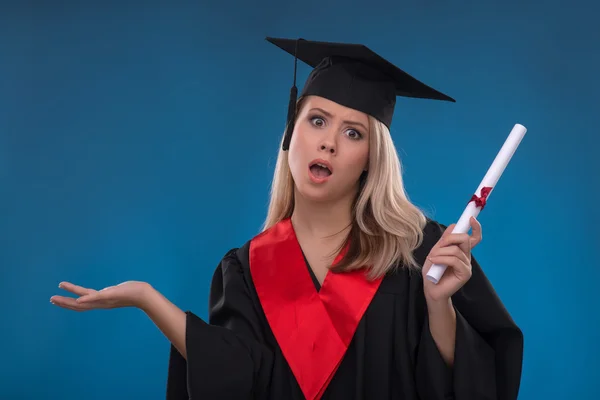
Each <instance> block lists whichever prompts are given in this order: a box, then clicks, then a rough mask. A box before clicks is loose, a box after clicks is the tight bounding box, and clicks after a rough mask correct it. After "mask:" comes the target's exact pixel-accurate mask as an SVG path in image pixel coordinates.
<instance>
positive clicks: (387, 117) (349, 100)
mask: <svg viewBox="0 0 600 400" xmlns="http://www.w3.org/2000/svg"><path fill="white" fill-rule="evenodd" d="M267 40H268V41H269V42H271V43H273V44H274V45H276V46H277V47H279V48H281V49H282V50H285V51H286V52H288V53H289V54H291V55H293V56H294V57H295V60H294V63H295V64H294V85H293V86H292V89H291V92H290V103H289V108H288V120H287V129H286V133H285V137H284V141H283V150H287V149H288V148H289V144H290V140H291V136H292V131H293V130H294V120H295V119H296V116H295V110H296V101H297V94H298V89H297V88H296V67H297V60H301V61H303V62H305V63H306V64H308V65H309V66H311V67H313V68H314V69H313V70H312V72H311V73H310V75H309V77H308V79H307V80H306V83H305V85H304V88H303V89H302V92H301V93H300V96H308V95H316V96H321V97H324V98H326V99H329V100H331V101H334V102H336V103H338V104H341V105H343V106H346V107H349V108H353V109H355V110H358V111H362V112H364V113H366V114H368V115H371V116H373V117H375V118H377V119H378V120H379V121H381V122H382V123H384V124H385V125H386V126H387V127H388V128H389V127H390V125H391V123H392V116H393V114H394V107H395V105H396V96H404V97H417V98H423V99H435V100H447V101H452V102H454V99H452V98H451V97H449V96H446V95H445V94H443V93H440V92H438V91H437V90H435V89H432V88H431V87H429V86H427V85H425V84H424V83H422V82H420V81H418V80H417V79H415V78H413V77H412V76H410V75H409V74H407V73H406V72H404V71H402V70H401V69H399V68H398V67H396V66H395V65H394V64H392V63H390V62H389V61H387V60H385V59H384V58H382V57H381V56H379V55H378V54H376V53H374V52H373V51H372V50H370V49H369V48H368V47H366V46H364V45H361V44H349V43H331V42H315V41H308V40H304V39H278V38H271V37H267Z"/></svg>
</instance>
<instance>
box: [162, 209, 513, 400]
mask: <svg viewBox="0 0 600 400" xmlns="http://www.w3.org/2000/svg"><path fill="white" fill-rule="evenodd" d="M444 228H445V226H443V225H440V224H437V223H435V222H433V221H429V222H428V224H427V226H426V228H425V230H424V233H425V239H424V242H423V244H422V245H421V246H420V248H419V249H417V250H416V251H415V256H416V257H417V260H418V262H419V263H421V264H423V263H424V261H425V258H426V256H427V254H428V253H429V251H430V249H431V247H433V245H434V244H435V243H436V242H437V241H438V240H439V238H440V237H441V234H442V230H443V229H444ZM250 243H251V242H248V243H246V244H245V245H244V246H242V247H240V248H237V249H232V250H231V251H229V252H228V253H227V254H226V255H225V256H224V257H223V259H222V260H221V262H220V263H219V265H218V267H217V268H216V271H215V273H214V277H213V281H212V286H211V290H210V301H209V322H208V323H207V322H205V321H203V320H202V319H200V318H199V317H197V316H196V315H195V314H193V313H192V312H187V313H186V314H187V331H186V346H187V361H186V360H185V359H184V358H183V357H182V356H181V355H180V354H179V352H178V351H177V350H176V349H175V348H174V347H173V346H171V352H170V358H169V369H168V381H167V399H168V400H183V399H188V398H190V399H269V400H271V399H273V400H279V399H281V400H284V399H289V400H295V399H304V398H305V396H304V395H303V393H302V390H301V388H300V386H299V384H298V380H297V379H296V377H295V376H294V374H293V373H292V371H291V369H290V366H289V364H288V362H287V361H286V359H285V357H284V355H283V353H282V351H281V348H280V346H279V345H278V342H277V340H276V339H275V336H274V334H273V331H272V330H271V328H270V326H269V323H268V321H267V319H266V318H265V314H264V312H263V308H262V306H261V303H260V301H259V296H258V295H257V291H256V289H255V285H254V282H253V278H252V275H251V271H250V267H249V257H250V256H249V252H250ZM472 266H473V273H472V277H471V279H470V280H469V281H468V282H467V283H466V284H465V285H464V286H463V288H461V290H459V292H457V293H456V294H455V295H454V296H453V298H452V302H453V305H454V307H455V310H456V316H457V328H456V329H457V331H456V345H455V361H454V366H453V367H452V368H449V367H448V366H447V365H446V364H445V362H444V360H443V359H442V357H441V355H440V353H439V351H438V349H437V347H436V344H435V342H434V341H433V338H432V336H431V334H430V331H429V328H428V327H429V325H428V319H427V307H426V302H425V299H424V296H423V281H422V276H421V274H420V273H414V272H413V273H409V272H407V270H404V269H398V270H397V271H396V272H393V273H390V274H388V275H387V276H386V277H385V278H384V279H383V280H382V282H381V284H380V286H379V287H378V289H377V291H376V293H375V294H374V296H373V298H372V301H371V302H370V304H369V305H368V308H367V309H366V311H365V312H364V315H363V316H362V318H361V319H360V322H359V323H358V326H357V328H356V331H355V333H354V335H353V337H352V340H351V342H350V344H349V346H348V348H347V351H346V352H345V354H344V356H343V359H342V360H341V362H340V364H339V368H338V369H337V371H336V372H335V374H334V375H333V377H332V378H331V381H330V382H329V384H328V386H327V388H326V390H325V391H324V393H323V395H322V397H321V398H322V399H324V400H334V399H335V400H338V399H344V400H359V399H361V400H362V399H382V400H383V399H403V400H416V399H424V400H425V399H426V400H438V399H440V400H441V399H456V400H477V399H490V400H492V399H498V400H512V399H516V398H517V394H518V390H519V385H520V378H521V368H522V355H523V335H522V332H521V330H520V329H519V328H518V327H517V326H516V324H515V323H514V321H513V320H512V318H511V317H510V315H509V314H508V312H507V310H506V309H505V307H504V306H503V304H502V303H501V301H500V299H499V298H498V297H497V295H496V293H495V291H494V289H493V287H492V286H491V284H490V282H489V281H488V280H487V278H486V277H485V275H484V273H483V271H482V269H481V267H480V266H479V264H478V263H477V261H476V260H475V259H474V258H473V259H472ZM307 268H308V267H307ZM308 270H309V271H310V268H308ZM313 282H315V285H316V286H317V288H316V289H318V282H317V281H316V279H314V276H313Z"/></svg>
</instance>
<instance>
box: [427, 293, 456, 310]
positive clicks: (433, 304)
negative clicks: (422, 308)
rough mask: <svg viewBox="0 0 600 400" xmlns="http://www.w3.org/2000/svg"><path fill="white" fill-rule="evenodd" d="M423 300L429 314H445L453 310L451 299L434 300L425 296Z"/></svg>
mask: <svg viewBox="0 0 600 400" xmlns="http://www.w3.org/2000/svg"><path fill="white" fill-rule="evenodd" d="M425 300H426V302H427V309H428V310H429V313H430V314H432V313H435V314H439V313H446V312H448V311H451V310H452V311H453V310H454V307H453V304H452V298H451V297H444V298H439V299H436V298H431V297H427V296H425Z"/></svg>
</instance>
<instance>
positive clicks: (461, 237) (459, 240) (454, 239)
mask: <svg viewBox="0 0 600 400" xmlns="http://www.w3.org/2000/svg"><path fill="white" fill-rule="evenodd" d="M438 243H439V246H437V248H444V247H448V246H459V247H460V248H461V249H462V250H463V251H464V252H465V254H467V255H470V254H471V237H470V236H469V235H468V234H466V233H453V234H451V235H448V236H446V237H443V238H442V239H440V241H439V242H438Z"/></svg>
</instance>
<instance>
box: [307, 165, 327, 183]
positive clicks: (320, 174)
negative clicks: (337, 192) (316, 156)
mask: <svg viewBox="0 0 600 400" xmlns="http://www.w3.org/2000/svg"><path fill="white" fill-rule="evenodd" d="M309 168H310V172H311V174H312V175H313V176H314V177H315V178H317V179H324V178H327V177H329V176H330V175H331V167H330V166H329V165H328V164H327V163H325V162H320V161H313V162H312V163H310V166H309Z"/></svg>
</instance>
